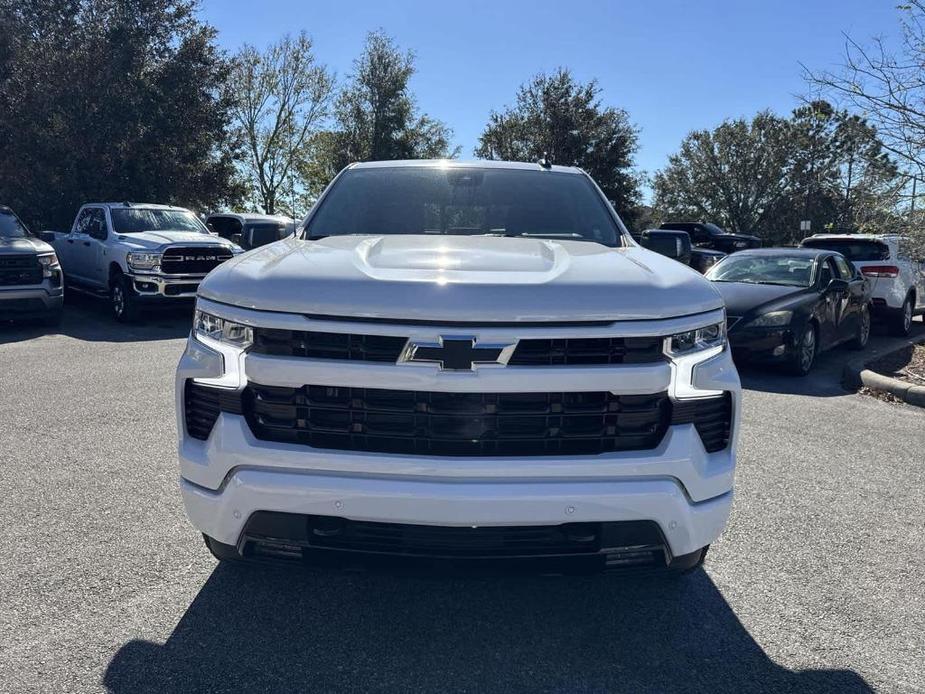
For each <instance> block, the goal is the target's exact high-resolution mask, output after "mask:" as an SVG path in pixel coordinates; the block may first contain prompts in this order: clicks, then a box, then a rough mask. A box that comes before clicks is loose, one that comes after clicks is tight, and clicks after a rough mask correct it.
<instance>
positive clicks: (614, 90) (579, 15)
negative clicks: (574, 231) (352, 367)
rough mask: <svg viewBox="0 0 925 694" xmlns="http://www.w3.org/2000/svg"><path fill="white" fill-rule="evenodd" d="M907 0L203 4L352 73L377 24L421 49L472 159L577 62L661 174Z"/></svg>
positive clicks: (425, 92) (239, 40) (241, 0)
mask: <svg viewBox="0 0 925 694" xmlns="http://www.w3.org/2000/svg"><path fill="white" fill-rule="evenodd" d="M897 4H898V0H738V1H732V0H729V1H721V0H701V1H700V2H681V1H678V0H659V1H652V0H621V1H619V2H616V1H612V2H586V1H585V0H559V1H558V2H552V1H547V0H531V1H529V2H523V1H521V0H493V1H487V2H486V1H484V0H478V1H472V0H470V1H462V0H460V1H456V2H452V1H449V2H448V1H446V0H430V1H429V2H420V1H417V0H415V1H411V0H408V1H405V2H400V1H397V0H377V1H373V2H367V1H366V0H347V1H341V2H330V1H327V2H316V1H313V0H261V1H260V2H252V1H248V0H203V4H202V17H203V18H204V19H205V20H206V21H208V22H209V23H210V24H212V25H213V26H215V27H216V29H218V32H219V42H220V44H221V45H222V46H223V47H224V48H226V49H228V50H229V51H234V50H236V49H237V48H239V47H240V46H241V45H242V44H243V43H250V44H252V45H255V46H257V47H263V46H266V45H267V44H269V43H272V42H273V41H276V40H278V39H279V38H280V37H281V36H282V35H284V34H286V33H293V34H294V33H297V32H299V31H300V30H302V29H304V30H306V31H307V32H308V33H309V35H310V36H311V37H312V39H313V40H314V45H315V50H316V57H317V59H318V60H319V61H321V62H323V63H325V64H326V65H328V66H329V67H330V68H331V69H333V70H334V71H335V72H336V73H337V75H338V76H339V77H340V78H346V77H347V76H348V75H349V73H350V71H351V68H352V62H353V60H354V59H355V58H356V57H357V56H358V55H359V53H360V52H361V51H362V47H363V43H364V39H365V36H366V33H367V32H368V31H371V30H375V29H380V28H381V29H384V30H385V31H386V32H387V33H388V34H390V35H391V36H392V37H394V38H395V40H396V41H397V42H398V44H399V45H400V46H401V47H402V48H404V49H411V50H412V51H414V53H415V55H416V65H417V73H416V74H415V76H414V77H413V79H412V89H413V91H414V93H415V96H416V98H417V102H418V105H419V107H420V109H421V110H422V111H423V112H425V113H427V114H429V115H431V116H433V117H435V118H439V119H440V120H442V121H444V122H445V123H447V124H448V125H449V126H450V127H451V128H452V129H453V133H454V141H455V144H457V145H459V146H460V147H461V157H462V158H471V157H472V150H473V148H474V147H475V146H476V144H477V142H478V137H479V134H480V133H481V132H482V130H483V128H484V126H485V123H486V121H487V119H488V115H489V113H490V112H491V110H492V109H501V108H503V107H504V106H505V105H509V104H512V103H513V101H514V96H515V94H516V92H517V88H518V86H519V85H520V84H522V83H523V82H525V81H527V80H528V79H529V78H530V77H531V76H533V75H535V74H537V73H539V72H544V71H552V70H554V69H556V68H557V67H559V66H563V67H568V68H570V69H571V70H572V71H573V73H574V74H575V75H576V76H577V77H578V78H579V79H580V80H582V81H586V80H591V79H597V80H598V82H599V84H600V86H601V88H602V94H601V98H602V101H603V103H605V104H607V105H612V106H616V107H619V108H623V109H625V110H626V111H627V112H628V113H629V116H630V119H631V121H632V122H633V123H634V124H635V125H636V126H637V127H638V128H639V130H640V136H639V152H638V154H637V156H636V164H637V167H638V168H639V169H641V170H643V171H649V172H654V171H656V170H658V169H660V168H662V167H663V166H665V164H666V163H667V157H668V155H669V154H671V153H672V152H674V151H676V150H677V148H678V145H679V144H680V142H681V140H682V139H683V137H684V136H685V135H686V134H687V133H688V132H690V131H691V130H696V129H701V128H712V127H714V126H716V125H718V124H719V123H721V122H722V121H723V120H724V119H727V118H737V117H742V116H745V117H750V116H752V115H753V114H755V113H756V112H758V111H760V110H762V109H765V108H770V109H772V110H774V111H776V112H778V113H781V114H787V113H789V112H790V111H791V110H792V109H793V108H794V107H795V106H796V105H798V100H799V98H800V96H801V95H804V94H805V93H806V92H807V86H806V83H805V82H804V80H803V77H802V69H801V67H800V65H801V63H802V64H804V65H806V66H807V67H809V68H811V69H813V70H819V69H832V68H835V67H837V65H838V64H839V61H840V58H841V57H842V55H843V53H844V43H845V37H844V33H848V34H849V35H851V36H852V38H855V39H859V40H862V41H867V40H869V39H870V38H871V37H873V36H885V37H887V38H890V37H896V36H897V34H898V19H899V12H898V11H897V10H896V5H897Z"/></svg>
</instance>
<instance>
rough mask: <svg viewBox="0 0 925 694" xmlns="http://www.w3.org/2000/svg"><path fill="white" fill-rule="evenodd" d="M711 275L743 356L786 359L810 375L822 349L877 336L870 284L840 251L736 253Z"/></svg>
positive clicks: (795, 370)
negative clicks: (872, 324)
mask: <svg viewBox="0 0 925 694" xmlns="http://www.w3.org/2000/svg"><path fill="white" fill-rule="evenodd" d="M706 276H707V278H708V279H710V280H713V282H715V283H716V288H717V289H718V290H719V291H720V293H721V294H722V295H723V298H724V299H725V301H726V316H727V329H728V331H729V344H730V345H731V346H732V350H733V355H734V356H735V357H736V358H737V359H738V360H750V361H760V362H771V363H779V364H782V365H784V366H785V367H786V368H787V369H788V370H789V371H790V372H791V373H794V374H796V375H800V376H802V375H805V374H807V373H808V372H809V370H810V369H811V368H812V366H813V362H814V361H815V359H816V355H817V354H819V352H821V351H823V350H826V349H831V348H832V347H835V346H837V345H840V344H842V343H848V345H849V346H850V347H852V348H853V349H863V348H864V346H865V345H866V344H867V340H868V337H869V336H870V307H869V304H870V286H869V284H868V282H867V280H866V279H864V277H863V276H862V275H861V274H860V273H858V272H857V270H855V268H854V266H853V265H851V263H849V262H848V261H847V260H845V258H844V257H843V256H842V255H840V254H839V253H834V252H832V251H822V250H817V249H791V248H764V249H754V250H745V251H740V252H738V253H735V254H733V255H730V256H728V257H726V258H724V259H723V260H721V261H720V262H719V263H718V264H717V265H715V266H713V268H711V269H710V271H709V272H708V273H707V275H706Z"/></svg>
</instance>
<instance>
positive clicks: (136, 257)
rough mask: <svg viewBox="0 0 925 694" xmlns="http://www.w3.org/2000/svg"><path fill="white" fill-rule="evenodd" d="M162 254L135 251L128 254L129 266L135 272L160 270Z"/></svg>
mask: <svg viewBox="0 0 925 694" xmlns="http://www.w3.org/2000/svg"><path fill="white" fill-rule="evenodd" d="M161 255H162V254H161V253H147V252H143V251H133V252H131V253H129V254H128V258H127V260H128V264H129V267H130V268H132V269H133V270H160V265H161Z"/></svg>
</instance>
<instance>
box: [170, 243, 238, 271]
mask: <svg viewBox="0 0 925 694" xmlns="http://www.w3.org/2000/svg"><path fill="white" fill-rule="evenodd" d="M232 256H233V254H232V252H231V251H230V250H229V249H227V248H225V247H224V246H188V247H187V246H171V247H170V248H168V249H167V250H165V251H164V256H163V258H161V272H163V273H164V274H165V275H205V274H206V273H208V272H210V271H211V270H212V269H214V268H215V267H217V266H218V265H221V264H222V263H224V262H225V261H226V260H230V259H231V257H232Z"/></svg>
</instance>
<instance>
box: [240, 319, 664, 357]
mask: <svg viewBox="0 0 925 694" xmlns="http://www.w3.org/2000/svg"><path fill="white" fill-rule="evenodd" d="M407 340H408V338H407V336H398V335H363V334H351V333H326V332H313V331H302V330H280V329H276V328H255V329H254V346H253V348H252V349H251V351H252V352H253V353H255V354H269V355H275V356H286V357H305V358H309V359H341V360H345V361H375V362H396V361H398V358H399V356H400V355H401V353H402V350H403V349H404V347H405V343H406V342H407ZM664 358H665V357H664V354H663V352H662V338H659V337H601V338H598V337H592V338H580V339H575V338H569V339H565V338H563V339H540V340H536V339H525V340H520V342H518V344H517V348H516V349H515V350H514V354H513V356H512V357H511V360H510V361H509V362H508V365H509V366H575V365H592V364H646V363H655V362H659V361H662V360H663V359H664Z"/></svg>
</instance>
